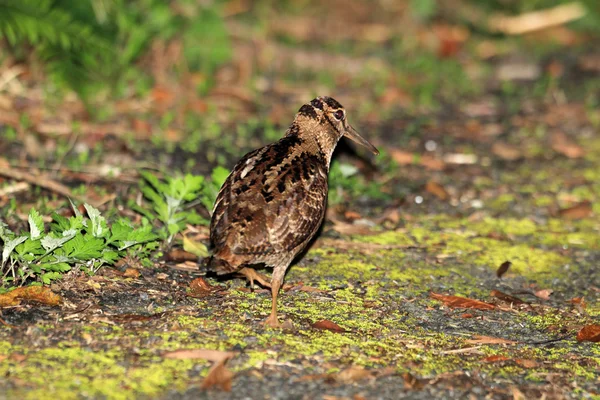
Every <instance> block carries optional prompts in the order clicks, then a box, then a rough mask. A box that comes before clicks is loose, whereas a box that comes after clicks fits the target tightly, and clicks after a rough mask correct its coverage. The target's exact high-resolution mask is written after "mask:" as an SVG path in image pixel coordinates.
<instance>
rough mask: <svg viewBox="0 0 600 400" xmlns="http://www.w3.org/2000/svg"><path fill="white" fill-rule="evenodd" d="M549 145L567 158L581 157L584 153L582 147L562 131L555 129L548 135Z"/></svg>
mask: <svg viewBox="0 0 600 400" xmlns="http://www.w3.org/2000/svg"><path fill="white" fill-rule="evenodd" d="M550 146H551V147H552V149H553V150H554V151H556V152H557V153H560V154H562V155H565V156H567V157H569V158H581V157H583V156H584V155H585V150H584V149H583V147H581V146H579V145H578V144H577V143H575V142H573V140H572V139H570V138H569V137H568V136H567V135H565V134H564V133H563V132H560V131H557V132H554V133H553V134H552V136H551V137H550Z"/></svg>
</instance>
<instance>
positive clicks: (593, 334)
mask: <svg viewBox="0 0 600 400" xmlns="http://www.w3.org/2000/svg"><path fill="white" fill-rule="evenodd" d="M577 341H578V342H596V343H600V325H596V324H592V325H586V326H584V327H583V328H581V330H580V331H579V332H577Z"/></svg>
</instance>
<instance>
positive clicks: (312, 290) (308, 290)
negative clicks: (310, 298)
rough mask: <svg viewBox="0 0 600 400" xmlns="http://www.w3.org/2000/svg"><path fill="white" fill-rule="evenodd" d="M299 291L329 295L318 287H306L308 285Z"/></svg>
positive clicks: (301, 287)
mask: <svg viewBox="0 0 600 400" xmlns="http://www.w3.org/2000/svg"><path fill="white" fill-rule="evenodd" d="M297 290H299V291H300V292H307V293H327V291H326V290H322V289H319V288H316V287H312V286H306V285H301V286H300V287H299V288H298V289H297Z"/></svg>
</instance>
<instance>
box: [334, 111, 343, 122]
mask: <svg viewBox="0 0 600 400" xmlns="http://www.w3.org/2000/svg"><path fill="white" fill-rule="evenodd" d="M333 116H334V117H335V119H337V120H338V121H341V120H343V119H344V110H337V111H336V112H334V113H333Z"/></svg>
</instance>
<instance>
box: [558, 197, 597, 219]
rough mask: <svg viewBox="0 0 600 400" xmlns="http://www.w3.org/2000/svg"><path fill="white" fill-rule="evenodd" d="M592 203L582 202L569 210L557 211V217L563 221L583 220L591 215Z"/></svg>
mask: <svg viewBox="0 0 600 400" xmlns="http://www.w3.org/2000/svg"><path fill="white" fill-rule="evenodd" d="M592 211H593V210H592V203H590V202H589V201H582V202H581V203H578V204H575V205H574V206H572V207H569V208H563V209H562V210H559V211H558V215H560V216H561V217H562V218H565V219H583V218H587V217H589V216H590V215H592Z"/></svg>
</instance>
